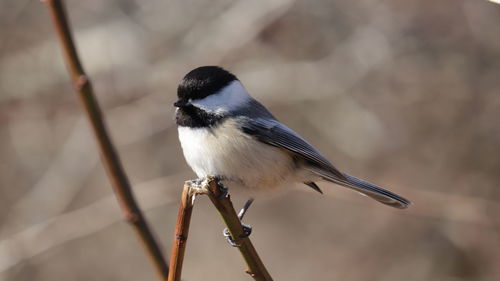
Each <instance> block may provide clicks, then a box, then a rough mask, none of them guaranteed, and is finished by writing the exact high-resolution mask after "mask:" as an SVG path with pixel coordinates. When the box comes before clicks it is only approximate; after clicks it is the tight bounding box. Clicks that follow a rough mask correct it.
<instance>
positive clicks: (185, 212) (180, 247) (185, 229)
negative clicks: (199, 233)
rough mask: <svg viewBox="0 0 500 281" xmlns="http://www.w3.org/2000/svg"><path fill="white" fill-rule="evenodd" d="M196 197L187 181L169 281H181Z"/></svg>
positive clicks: (180, 208) (176, 232)
mask: <svg viewBox="0 0 500 281" xmlns="http://www.w3.org/2000/svg"><path fill="white" fill-rule="evenodd" d="M193 202H194V195H193V192H192V190H191V182H189V181H187V182H186V183H185V184H184V189H183V190H182V195H181V201H180V203H179V212H178V214H177V224H176V226H175V237H174V242H173V245H172V254H171V255H170V272H169V275H168V280H169V281H180V280H181V273H182V263H183V261H184V252H185V250H186V243H187V238H188V233H189V223H190V222H191V214H192V212H193Z"/></svg>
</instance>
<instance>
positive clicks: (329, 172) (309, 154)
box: [240, 118, 347, 180]
mask: <svg viewBox="0 0 500 281" xmlns="http://www.w3.org/2000/svg"><path fill="white" fill-rule="evenodd" d="M240 125H241V128H242V130H243V131H244V132H245V133H247V134H249V135H251V136H253V137H255V138H256V139H258V140H259V141H261V142H264V143H267V144H269V145H273V146H276V147H280V148H283V149H286V150H288V151H290V152H292V153H293V154H294V155H295V156H296V157H298V158H301V159H302V160H304V161H306V163H307V164H308V165H311V166H313V167H315V168H316V169H314V172H315V173H318V174H319V175H320V176H323V177H333V178H335V179H337V180H347V178H346V177H345V176H344V174H343V173H341V172H340V171H339V170H337V168H335V166H333V164H332V163H331V162H330V161H328V159H326V158H325V157H324V156H323V155H321V153H319V152H318V151H317V150H316V149H315V148H314V147H313V146H312V145H310V144H309V143H307V142H306V141H305V140H304V139H303V138H302V137H300V136H299V135H298V134H297V133H296V132H294V131H293V130H292V129H290V128H288V127H287V126H285V125H283V124H281V123H280V122H279V121H277V120H274V119H263V118H254V119H250V118H245V119H242V120H241V122H240Z"/></svg>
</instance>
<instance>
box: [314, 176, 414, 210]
mask: <svg viewBox="0 0 500 281" xmlns="http://www.w3.org/2000/svg"><path fill="white" fill-rule="evenodd" d="M313 172H315V173H316V174H319V175H320V176H321V177H322V178H324V179H325V180H327V181H330V182H333V183H336V184H339V185H342V186H345V187H348V188H350V189H353V190H356V191H357V192H359V193H361V194H363V195H366V196H368V197H371V198H373V199H375V200H377V201H378V202H380V203H382V204H385V205H389V206H391V207H394V208H398V209H406V208H407V207H408V206H409V205H411V202H410V201H409V200H408V199H406V198H403V197H401V196H399V195H397V194H396V193H393V192H391V191H389V190H386V189H384V188H382V187H380V186H378V185H375V184H373V183H370V182H367V181H365V180H362V179H359V178H357V177H354V176H351V175H349V174H346V173H343V175H344V177H345V178H344V179H339V178H338V177H337V176H335V175H330V174H329V173H327V172H326V173H325V171H318V170H315V169H313Z"/></svg>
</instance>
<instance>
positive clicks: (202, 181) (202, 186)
mask: <svg viewBox="0 0 500 281" xmlns="http://www.w3.org/2000/svg"><path fill="white" fill-rule="evenodd" d="M223 179H224V177H223V176H211V175H207V176H205V177H203V178H197V179H192V180H189V181H187V182H186V183H187V184H189V185H190V186H191V188H192V190H193V192H194V193H195V194H206V193H207V192H209V191H208V190H209V189H208V185H209V184H210V182H211V181H212V180H215V181H216V183H217V188H218V189H219V191H220V195H219V196H217V200H220V199H223V198H225V197H226V196H228V188H227V187H225V186H224V185H223V184H222V183H221V182H220V181H222V180H223Z"/></svg>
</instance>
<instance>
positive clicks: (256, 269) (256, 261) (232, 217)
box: [207, 177, 273, 281]
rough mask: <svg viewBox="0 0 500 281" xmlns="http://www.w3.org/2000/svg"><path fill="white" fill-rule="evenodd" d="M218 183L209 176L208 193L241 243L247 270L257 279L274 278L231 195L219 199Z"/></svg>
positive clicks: (267, 279) (268, 279)
mask: <svg viewBox="0 0 500 281" xmlns="http://www.w3.org/2000/svg"><path fill="white" fill-rule="evenodd" d="M217 184H218V183H217V181H216V180H215V179H214V178H213V177H209V178H208V189H209V192H208V193H207V195H208V197H209V198H210V200H211V201H212V203H213V204H214V206H215V208H217V210H218V211H219V213H220V215H221V216H222V219H223V220H224V222H225V223H226V225H227V228H228V229H229V232H230V233H231V237H233V239H234V241H235V242H236V243H237V244H238V245H239V247H238V249H239V250H240V253H241V255H242V256H243V259H245V262H246V264H247V266H248V270H247V271H246V272H247V273H248V274H250V276H252V277H253V278H254V279H255V280H256V281H271V280H273V279H272V277H271V275H269V272H267V269H266V267H265V266H264V263H262V260H261V259H260V257H259V255H258V254H257V251H256V250H255V248H254V247H253V245H252V242H251V241H250V238H248V237H245V235H244V230H243V227H242V225H241V221H240V219H239V218H238V215H237V214H236V211H235V210H234V207H233V203H232V202H231V199H230V197H229V195H228V196H226V197H224V198H222V199H218V198H219V196H221V191H220V189H219V188H218V187H217Z"/></svg>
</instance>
